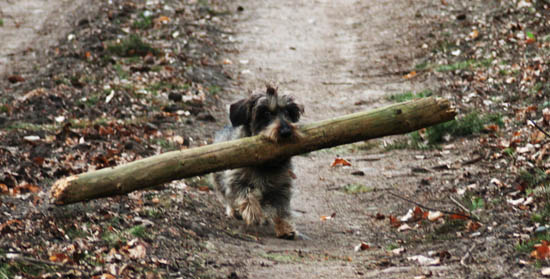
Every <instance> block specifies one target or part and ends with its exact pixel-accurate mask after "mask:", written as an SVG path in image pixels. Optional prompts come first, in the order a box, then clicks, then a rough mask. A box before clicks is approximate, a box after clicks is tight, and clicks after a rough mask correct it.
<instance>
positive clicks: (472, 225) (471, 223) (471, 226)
mask: <svg viewBox="0 0 550 279" xmlns="http://www.w3.org/2000/svg"><path fill="white" fill-rule="evenodd" d="M479 227H481V224H479V223H478V222H475V221H472V220H470V221H468V224H466V229H467V230H468V231H470V232H473V231H477V229H479Z"/></svg>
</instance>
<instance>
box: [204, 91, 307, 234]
mask: <svg viewBox="0 0 550 279" xmlns="http://www.w3.org/2000/svg"><path fill="white" fill-rule="evenodd" d="M303 112H304V109H303V106H301V105H299V104H297V103H296V102H295V101H294V98H292V97H291V96H288V95H283V96H278V95H277V89H275V88H273V87H271V86H269V85H268V86H267V90H266V93H265V94H253V95H251V96H250V97H248V98H246V99H242V100H240V101H237V102H236V103H234V104H232V105H231V107H230V112H229V118H230V120H231V125H232V126H231V127H226V128H224V129H223V130H222V131H220V132H218V133H217V134H216V140H215V141H216V142H220V141H227V140H232V139H238V138H243V137H249V136H254V135H258V134H262V135H265V136H266V137H267V138H269V139H270V140H272V141H274V142H284V141H293V140H297V139H298V138H299V135H298V134H297V132H296V128H295V126H294V125H293V123H296V122H298V120H299V119H300V116H301V114H302V113H303ZM292 175H293V174H292V165H291V158H286V159H283V160H281V161H277V162H270V163H266V164H263V165H258V166H254V167H247V168H240V169H233V170H226V171H223V172H218V173H216V174H215V175H214V184H215V185H216V190H217V191H218V193H219V197H220V200H221V201H222V202H223V203H224V205H225V207H226V214H227V215H228V216H229V217H238V215H240V216H241V217H242V219H244V221H245V222H246V224H247V225H251V224H259V223H262V222H263V221H264V220H272V221H273V223H274V225H275V234H276V235H277V237H279V238H284V239H296V238H297V237H298V232H297V231H296V230H295V229H294V226H293V225H292V223H291V222H290V218H291V215H292V212H291V210H290V198H291V195H292ZM236 211H237V212H236ZM236 213H238V215H236Z"/></svg>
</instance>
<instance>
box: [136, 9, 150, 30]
mask: <svg viewBox="0 0 550 279" xmlns="http://www.w3.org/2000/svg"><path fill="white" fill-rule="evenodd" d="M133 27H134V28H136V29H149V28H151V27H153V18H152V16H146V15H145V13H143V12H142V13H140V14H139V15H138V17H137V19H136V21H134V24H133Z"/></svg>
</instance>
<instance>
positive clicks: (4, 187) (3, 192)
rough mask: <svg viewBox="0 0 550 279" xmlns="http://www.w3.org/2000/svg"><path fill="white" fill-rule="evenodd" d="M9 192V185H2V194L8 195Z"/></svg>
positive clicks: (0, 188) (0, 191)
mask: <svg viewBox="0 0 550 279" xmlns="http://www.w3.org/2000/svg"><path fill="white" fill-rule="evenodd" d="M9 191H10V189H9V188H8V185H6V184H4V183H0V194H7V193H9Z"/></svg>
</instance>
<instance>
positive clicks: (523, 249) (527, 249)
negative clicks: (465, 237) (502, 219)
mask: <svg viewBox="0 0 550 279" xmlns="http://www.w3.org/2000/svg"><path fill="white" fill-rule="evenodd" d="M543 240H544V241H549V242H550V233H544V234H539V235H537V236H535V237H532V238H531V239H529V240H528V241H526V242H523V243H519V244H517V245H516V251H518V252H520V253H524V254H529V253H531V252H532V251H533V250H534V249H535V244H539V243H541V242H542V241H543Z"/></svg>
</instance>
